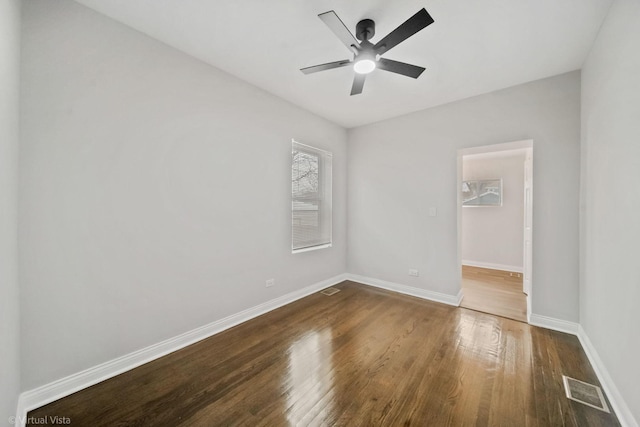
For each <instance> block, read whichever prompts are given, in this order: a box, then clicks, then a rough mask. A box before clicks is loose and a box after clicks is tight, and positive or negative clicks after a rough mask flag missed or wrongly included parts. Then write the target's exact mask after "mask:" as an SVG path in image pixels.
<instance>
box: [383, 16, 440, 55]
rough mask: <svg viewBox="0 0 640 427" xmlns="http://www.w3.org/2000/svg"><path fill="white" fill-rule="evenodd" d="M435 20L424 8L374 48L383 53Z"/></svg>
mask: <svg viewBox="0 0 640 427" xmlns="http://www.w3.org/2000/svg"><path fill="white" fill-rule="evenodd" d="M433 22H434V21H433V18H432V17H431V15H429V13H428V12H427V10H426V9H424V8H423V9H421V10H420V11H419V12H418V13H416V14H415V15H413V16H412V17H411V18H409V19H407V20H406V21H404V23H402V24H401V25H400V26H399V27H398V28H396V29H395V30H393V31H391V32H390V33H389V34H387V35H386V37H384V38H383V39H382V40H380V41H379V42H378V43H376V44H375V46H374V47H373V49H374V50H375V51H376V53H377V54H378V55H382V54H383V53H384V52H388V51H389V50H391V49H392V48H393V47H395V46H397V45H398V44H399V43H402V42H403V41H405V40H406V39H408V38H409V37H411V36H412V35H414V34H415V33H417V32H418V31H420V30H422V29H423V28H425V27H427V26H428V25H431V24H433Z"/></svg>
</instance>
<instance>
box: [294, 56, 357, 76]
mask: <svg viewBox="0 0 640 427" xmlns="http://www.w3.org/2000/svg"><path fill="white" fill-rule="evenodd" d="M349 64H351V60H349V59H343V60H342V61H335V62H327V63H326V64H320V65H314V66H312V67H305V68H301V69H300V71H302V72H303V73H305V74H311V73H317V72H318V71H325V70H331V69H332V68H340V67H346V66H347V65H349Z"/></svg>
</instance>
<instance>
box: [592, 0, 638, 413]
mask: <svg viewBox="0 0 640 427" xmlns="http://www.w3.org/2000/svg"><path fill="white" fill-rule="evenodd" d="M638 22H640V2H638V1H635V0H618V1H616V2H614V3H613V6H612V7H611V10H610V11H609V15H608V17H607V19H606V21H605V23H604V25H603V27H602V29H601V30H600V34H599V36H598V39H597V40H596V43H595V45H594V47H593V49H592V50H591V53H590V54H589V57H588V59H587V61H586V63H585V66H584V69H583V79H582V150H583V151H582V171H583V180H582V193H581V194H582V212H583V215H582V223H581V235H580V237H581V245H580V247H581V266H582V269H581V273H582V274H581V280H580V324H581V326H582V328H583V329H584V331H585V332H586V334H587V336H588V337H589V339H590V340H591V342H592V344H593V346H594V347H595V349H596V350H597V352H598V354H599V356H600V358H601V359H602V362H603V363H604V365H605V366H606V367H607V369H608V371H609V374H610V375H611V377H612V379H613V381H614V382H615V384H616V386H617V387H618V389H619V391H620V393H621V394H622V397H623V398H624V400H625V401H626V403H627V405H628V406H629V408H630V409H631V411H632V412H633V416H634V417H635V419H636V420H637V421H636V422H638V421H640V388H638V380H640V365H639V364H638V354H639V353H640V340H639V339H638V337H639V334H638V325H640V309H639V308H638V302H639V301H640V270H639V269H638V254H640V251H639V250H638V242H639V241H640V221H638V218H639V216H640V188H639V187H638V185H639V184H638V183H639V182H640V179H639V178H640V55H639V54H638V52H640V26H639V25H638Z"/></svg>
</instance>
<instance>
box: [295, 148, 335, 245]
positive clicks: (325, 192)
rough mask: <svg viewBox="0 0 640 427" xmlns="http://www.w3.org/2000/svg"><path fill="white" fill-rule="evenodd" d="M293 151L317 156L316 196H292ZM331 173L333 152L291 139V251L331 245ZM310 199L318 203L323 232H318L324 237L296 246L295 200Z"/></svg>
mask: <svg viewBox="0 0 640 427" xmlns="http://www.w3.org/2000/svg"><path fill="white" fill-rule="evenodd" d="M295 151H299V152H303V153H306V154H310V155H312V156H317V158H318V196H317V197H312V198H309V197H303V198H298V197H295V196H294V191H293V185H294V184H293V166H294V163H293V161H294V156H293V153H294V152H295ZM332 173H333V154H332V153H331V152H330V151H326V150H322V149H320V148H317V147H313V146H310V145H307V144H303V143H300V142H298V141H296V140H295V139H292V140H291V174H292V175H291V177H292V183H291V185H292V188H291V253H292V254H296V253H302V252H309V251H315V250H318V249H325V248H330V247H331V246H332V245H333V235H332V234H333V230H332V222H333V221H332V216H333V206H332ZM297 201H298V202H304V201H307V202H309V201H312V202H315V203H317V205H318V218H319V222H320V223H321V224H322V228H323V231H324V233H322V232H320V233H319V236H320V235H322V237H324V238H323V239H322V240H323V241H322V242H319V243H317V244H310V245H309V246H296V244H295V243H296V241H295V236H296V233H295V227H296V224H295V218H294V216H295V212H296V209H295V205H296V202H297Z"/></svg>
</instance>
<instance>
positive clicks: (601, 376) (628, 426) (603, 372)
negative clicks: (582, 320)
mask: <svg viewBox="0 0 640 427" xmlns="http://www.w3.org/2000/svg"><path fill="white" fill-rule="evenodd" d="M578 339H579V340H580V344H582V348H583V349H584V352H585V353H587V357H588V358H589V362H591V366H592V367H593V370H594V371H595V372H596V375H597V376H598V380H600V384H601V385H602V388H603V389H604V391H605V393H606V394H607V397H608V398H609V402H610V403H611V406H612V407H613V411H614V412H615V413H616V415H617V416H618V421H620V424H621V425H622V427H638V421H637V420H636V419H635V418H634V416H633V414H632V413H631V409H630V408H629V406H628V405H627V403H626V402H625V400H624V399H623V398H622V394H620V391H619V390H618V387H616V384H615V383H614V382H613V379H612V378H611V375H609V371H608V370H607V368H606V367H605V365H604V363H603V362H602V359H600V356H599V355H598V352H597V351H596V349H595V347H594V346H593V344H592V343H591V340H590V339H589V336H588V335H587V333H586V332H585V331H584V329H582V325H579V326H578Z"/></svg>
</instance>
